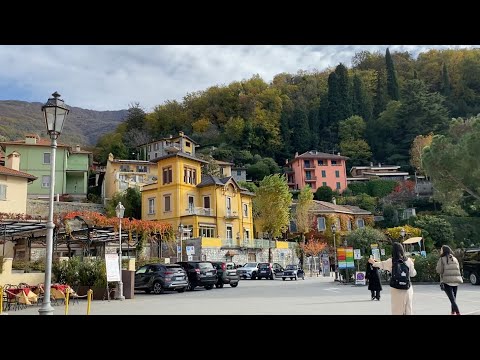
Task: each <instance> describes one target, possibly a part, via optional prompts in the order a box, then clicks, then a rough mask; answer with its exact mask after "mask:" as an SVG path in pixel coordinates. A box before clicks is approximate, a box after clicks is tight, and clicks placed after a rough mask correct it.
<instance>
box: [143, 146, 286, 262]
mask: <svg viewBox="0 0 480 360" xmlns="http://www.w3.org/2000/svg"><path fill="white" fill-rule="evenodd" d="M150 161H151V162H156V163H157V165H158V169H157V171H158V175H159V177H158V181H157V182H155V183H153V184H149V185H145V186H144V187H143V188H142V219H143V220H160V221H165V222H167V223H169V224H171V225H172V227H173V228H174V229H179V230H180V229H183V231H182V232H181V233H180V231H179V233H178V234H177V236H178V239H179V240H178V245H179V244H180V243H181V248H182V256H181V257H179V256H177V259H178V260H180V258H181V259H183V260H187V259H191V260H223V261H235V262H239V263H244V262H247V261H259V262H260V261H268V248H269V246H270V244H269V242H268V240H263V239H254V235H253V234H254V229H253V215H252V199H253V196H254V194H253V193H251V192H249V191H248V190H247V189H244V188H242V187H241V186H240V185H239V184H238V183H237V181H235V179H234V178H232V177H231V176H227V177H223V178H218V177H215V176H212V175H202V164H204V163H206V162H205V161H204V160H201V159H198V158H196V157H194V156H192V155H190V154H187V153H184V152H182V151H178V152H172V153H169V154H167V155H164V156H161V157H159V158H156V159H152V160H150ZM180 226H181V227H180ZM272 244H273V247H278V248H283V250H285V251H289V254H290V253H294V252H293V251H290V250H289V246H288V244H287V243H285V244H276V243H275V242H272ZM187 246H188V247H189V250H188V251H187V249H186V247H187ZM283 250H282V251H283ZM151 254H152V255H153V256H162V254H161V250H160V249H158V254H157V253H156V252H155V251H151ZM282 254H284V253H283V252H281V254H280V252H279V253H278V257H279V258H280V257H282ZM163 255H165V253H163ZM284 258H285V259H286V258H288V257H284ZM174 260H175V259H174Z"/></svg>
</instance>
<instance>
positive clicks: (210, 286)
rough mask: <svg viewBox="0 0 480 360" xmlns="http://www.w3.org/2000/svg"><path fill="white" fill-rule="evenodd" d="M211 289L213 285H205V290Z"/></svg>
mask: <svg viewBox="0 0 480 360" xmlns="http://www.w3.org/2000/svg"><path fill="white" fill-rule="evenodd" d="M212 289H213V285H205V290H212Z"/></svg>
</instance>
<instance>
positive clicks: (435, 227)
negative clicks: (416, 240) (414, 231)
mask: <svg viewBox="0 0 480 360" xmlns="http://www.w3.org/2000/svg"><path fill="white" fill-rule="evenodd" d="M415 226H416V227H418V228H420V229H422V236H423V237H424V238H425V239H426V240H432V241H433V244H434V245H435V247H436V248H437V249H438V248H440V247H441V246H442V245H452V244H453V228H452V225H451V224H450V223H449V222H448V221H446V220H445V219H442V218H440V217H438V216H431V215H425V216H420V217H418V218H417V219H415Z"/></svg>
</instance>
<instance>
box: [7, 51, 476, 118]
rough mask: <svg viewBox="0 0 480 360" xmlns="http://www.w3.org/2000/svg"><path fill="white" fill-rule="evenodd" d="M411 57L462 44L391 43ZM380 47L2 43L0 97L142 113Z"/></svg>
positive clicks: (326, 64) (322, 65)
mask: <svg viewBox="0 0 480 360" xmlns="http://www.w3.org/2000/svg"><path fill="white" fill-rule="evenodd" d="M388 47H389V48H390V51H391V52H392V51H409V52H411V53H412V54H413V55H414V56H416V55H418V53H419V52H423V51H426V50H428V49H432V48H436V49H445V48H464V47H471V46H462V45H452V46H449V45H389V46H388ZM386 48H387V46H386V45H309V46H306V45H228V46H227V45H222V46H215V45H205V46H203V45H195V46H190V45H151V46H145V45H128V46H127V45H125V46H113V45H94V46H90V45H88V46H87V45H50V46H41V45H35V46H27V45H15V46H13V45H1V46H0V100H23V101H32V102H33V101H36V102H42V103H43V102H45V101H46V100H47V99H48V97H50V95H51V94H52V93H53V92H54V91H58V92H59V93H60V94H61V95H62V98H63V99H64V100H65V102H66V103H67V104H68V105H70V106H77V107H81V108H85V109H93V110H120V109H127V108H128V106H129V104H131V103H133V102H139V103H140V105H141V106H143V107H144V108H145V109H146V110H147V111H151V110H152V109H153V107H154V106H156V105H160V104H163V103H164V102H165V101H166V100H173V99H176V100H182V98H183V96H185V95H186V94H187V93H189V92H193V91H198V90H204V89H206V88H208V87H209V86H212V85H218V84H228V83H230V82H232V81H235V80H242V79H247V78H250V77H251V76H252V75H254V74H259V75H260V76H261V77H262V78H263V79H264V80H265V81H267V82H268V81H271V80H272V78H273V76H274V75H276V74H278V73H282V72H288V73H296V72H297V71H298V70H314V69H317V70H323V69H325V68H327V67H329V66H335V65H337V64H338V63H340V62H343V63H344V64H346V65H348V66H350V64H351V59H352V56H353V55H354V54H355V53H356V52H358V51H361V50H369V51H376V50H379V51H382V52H384V51H385V49H386Z"/></svg>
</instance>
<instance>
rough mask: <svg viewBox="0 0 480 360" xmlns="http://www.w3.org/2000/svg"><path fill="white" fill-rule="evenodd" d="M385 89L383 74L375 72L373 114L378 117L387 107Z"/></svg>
mask: <svg viewBox="0 0 480 360" xmlns="http://www.w3.org/2000/svg"><path fill="white" fill-rule="evenodd" d="M386 95H387V94H386V91H385V74H384V73H383V72H378V73H377V89H376V91H375V99H374V103H373V116H374V117H378V116H379V115H380V113H381V112H382V111H383V110H385V108H386V107H387V102H388V101H387V96H386Z"/></svg>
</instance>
